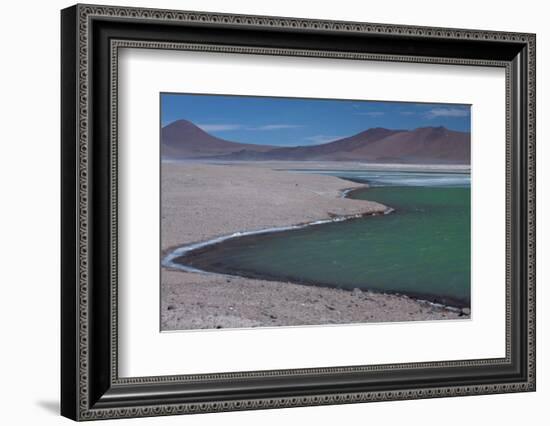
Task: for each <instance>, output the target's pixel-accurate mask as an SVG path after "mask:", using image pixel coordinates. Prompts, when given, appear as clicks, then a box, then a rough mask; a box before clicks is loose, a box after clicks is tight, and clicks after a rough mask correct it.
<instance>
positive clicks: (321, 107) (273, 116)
mask: <svg viewBox="0 0 550 426" xmlns="http://www.w3.org/2000/svg"><path fill="white" fill-rule="evenodd" d="M160 102H161V125H162V126H163V127H164V126H166V125H167V124H170V123H171V122H173V121H175V120H179V119H185V120H189V121H191V122H193V123H195V124H196V125H198V126H199V127H201V128H202V129H203V130H205V131H207V132H209V133H210V134H213V135H215V136H218V137H220V138H224V139H227V140H231V141H236V142H246V143H254V144H266V145H279V146H297V145H316V144H320V143H327V142H330V141H333V140H336V139H340V138H343V137H346V136H351V135H354V134H356V133H359V132H361V131H363V130H367V129H369V128H371V127H385V128H388V129H415V128H418V127H427V126H445V127H447V128H449V129H452V130H459V131H467V132H469V131H470V106H469V105H459V104H426V103H412V102H377V101H357V100H333V99H299V98H275V97H254V96H225V95H193V94H172V93H161V99H160Z"/></svg>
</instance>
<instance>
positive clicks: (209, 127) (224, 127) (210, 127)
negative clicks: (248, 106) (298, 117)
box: [197, 124, 304, 132]
mask: <svg viewBox="0 0 550 426" xmlns="http://www.w3.org/2000/svg"><path fill="white" fill-rule="evenodd" d="M197 126H199V127H200V128H201V129H202V130H204V131H205V132H223V131H230V130H253V131H264V130H265V131H268V130H281V129H296V128H299V127H304V126H302V125H300V124H263V125H260V126H246V125H244V124H197Z"/></svg>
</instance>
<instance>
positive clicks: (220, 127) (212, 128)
mask: <svg viewBox="0 0 550 426" xmlns="http://www.w3.org/2000/svg"><path fill="white" fill-rule="evenodd" d="M197 126H199V127H200V128H201V129H202V130H204V131H205V132H221V131H225V130H239V129H242V128H243V126H242V125H241V124H197Z"/></svg>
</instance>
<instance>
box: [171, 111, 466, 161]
mask: <svg viewBox="0 0 550 426" xmlns="http://www.w3.org/2000/svg"><path fill="white" fill-rule="evenodd" d="M161 137H162V155H163V158H173V159H183V158H189V159H191V158H195V159H216V160H227V161H232V160H233V161H236V160H239V161H273V160H279V161H313V160H318V161H365V162H372V163H418V164H438V163H439V164H446V163H452V164H470V133H467V132H457V131H453V130H449V129H447V128H445V127H423V128H418V129H415V130H389V129H384V128H380V127H377V128H371V129H368V130H365V131H363V132H360V133H357V134H356V135H353V136H350V137H347V138H343V139H338V140H336V141H333V142H329V143H325V144H320V145H309V146H297V147H274V146H266V145H254V144H242V143H238V142H230V141H226V140H224V139H220V138H217V137H214V136H212V135H210V134H208V133H207V132H205V131H203V130H201V129H200V128H199V127H197V126H195V125H194V124H192V123H191V122H189V121H185V120H179V121H176V122H174V123H172V124H169V125H168V126H166V127H164V128H163V129H162V132H161Z"/></svg>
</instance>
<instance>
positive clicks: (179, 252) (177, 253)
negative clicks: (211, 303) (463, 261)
mask: <svg viewBox="0 0 550 426" xmlns="http://www.w3.org/2000/svg"><path fill="white" fill-rule="evenodd" d="M368 189H369V186H368V184H364V186H361V187H352V188H344V189H342V190H341V191H340V194H339V195H340V197H341V198H349V199H353V198H351V195H352V194H353V193H354V192H359V191H365V190H368ZM384 207H385V210H384V211H383V212H382V213H380V212H374V213H363V214H353V215H345V216H338V217H335V218H330V219H324V220H317V221H313V222H308V223H302V224H295V225H288V226H280V227H270V228H265V229H259V230H254V231H242V232H234V233H232V234H227V235H222V236H219V237H216V238H212V239H210V240H206V241H201V242H197V243H192V244H187V245H184V246H180V247H177V248H175V249H172V250H171V251H169V252H168V254H166V255H165V256H164V257H163V259H162V260H161V264H162V266H164V267H166V268H169V269H172V270H177V271H182V272H192V273H199V274H204V275H221V276H227V277H239V278H245V279H264V280H267V281H271V282H279V281H285V282H291V283H293V284H296V285H308V286H319V287H324V288H334V289H336V288H340V287H336V286H329V285H325V284H321V283H309V282H300V281H296V280H287V279H285V278H284V277H279V279H276V278H275V277H271V276H267V275H262V274H254V275H251V274H239V273H223V272H219V271H216V272H211V271H207V270H203V269H199V268H195V267H193V266H188V265H185V264H183V263H179V262H176V261H175V260H176V259H179V258H181V257H184V256H186V255H189V254H191V253H192V252H194V251H196V250H202V249H204V248H207V247H209V246H213V245H217V244H221V243H223V242H225V241H228V240H231V239H235V238H241V237H247V236H254V235H262V234H271V233H277V232H286V231H292V230H297V229H304V228H308V227H312V226H318V225H324V224H330V223H338V222H344V221H347V220H351V219H359V218H362V217H367V216H378V215H380V214H383V215H387V214H391V213H392V212H394V211H395V209H394V208H392V207H388V206H386V205H384ZM342 290H344V291H353V290H348V289H342ZM360 290H361V291H365V292H375V293H377V294H382V295H392V296H397V297H405V298H409V299H412V300H415V301H417V302H419V303H424V304H428V305H430V306H433V307H437V308H442V309H446V310H449V311H452V312H462V310H463V309H464V308H465V307H464V306H455V305H449V304H444V303H440V302H439V301H437V298H434V300H429V299H428V298H426V297H429V296H426V295H425V296H419V295H418V294H413V293H410V294H407V293H400V292H397V291H396V292H391V291H390V292H382V291H376V290H371V289H360ZM457 305H459V304H457ZM466 308H468V307H466Z"/></svg>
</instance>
